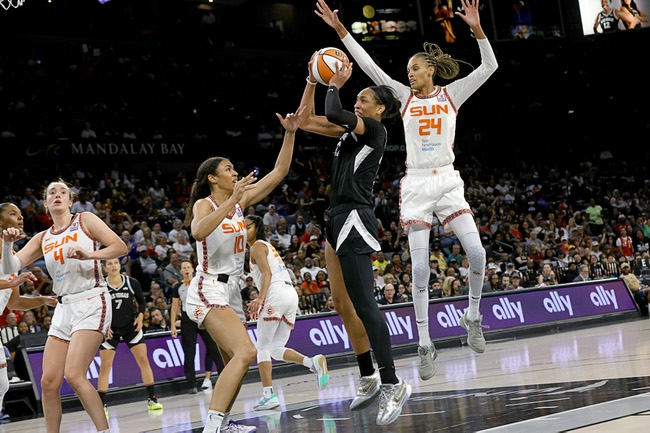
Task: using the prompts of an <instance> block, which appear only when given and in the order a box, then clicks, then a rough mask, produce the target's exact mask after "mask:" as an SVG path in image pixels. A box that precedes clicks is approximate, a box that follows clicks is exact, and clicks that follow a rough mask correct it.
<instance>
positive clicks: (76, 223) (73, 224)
mask: <svg viewBox="0 0 650 433" xmlns="http://www.w3.org/2000/svg"><path fill="white" fill-rule="evenodd" d="M75 230H79V221H75V222H73V223H72V225H71V226H70V231H71V232H73V231H75Z"/></svg>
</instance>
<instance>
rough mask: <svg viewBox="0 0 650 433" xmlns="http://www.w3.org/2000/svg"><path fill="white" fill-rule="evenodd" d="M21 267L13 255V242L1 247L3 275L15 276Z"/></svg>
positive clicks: (18, 260)
mask: <svg viewBox="0 0 650 433" xmlns="http://www.w3.org/2000/svg"><path fill="white" fill-rule="evenodd" d="M22 267H23V265H22V263H21V262H20V259H18V257H16V256H15V255H14V251H13V242H5V243H3V245H2V271H3V273H4V274H15V273H17V272H18V271H20V269H21V268H22Z"/></svg>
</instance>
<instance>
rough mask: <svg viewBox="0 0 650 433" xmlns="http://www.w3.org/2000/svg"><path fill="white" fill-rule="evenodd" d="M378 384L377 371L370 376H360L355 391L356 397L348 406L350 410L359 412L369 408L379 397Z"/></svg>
mask: <svg viewBox="0 0 650 433" xmlns="http://www.w3.org/2000/svg"><path fill="white" fill-rule="evenodd" d="M379 383H380V381H379V372H378V371H377V370H375V372H374V373H373V374H372V375H370V376H361V377H360V378H359V389H357V395H356V396H355V397H354V400H352V403H351V404H350V410H360V409H363V408H366V407H368V406H370V405H371V404H372V402H373V401H375V398H377V396H378V395H379Z"/></svg>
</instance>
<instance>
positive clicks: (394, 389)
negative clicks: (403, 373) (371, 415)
mask: <svg viewBox="0 0 650 433" xmlns="http://www.w3.org/2000/svg"><path fill="white" fill-rule="evenodd" d="M379 388H380V394H379V412H377V425H388V424H391V423H393V422H395V420H396V419H397V417H398V416H399V415H400V414H401V413H402V406H404V403H406V400H407V399H408V398H409V397H410V396H411V385H409V384H408V383H406V382H404V380H402V379H401V378H399V382H398V383H397V384H395V385H393V384H391V383H389V384H387V385H383V384H382V385H381V386H380V387H379Z"/></svg>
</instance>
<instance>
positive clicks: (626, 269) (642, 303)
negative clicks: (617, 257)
mask: <svg viewBox="0 0 650 433" xmlns="http://www.w3.org/2000/svg"><path fill="white" fill-rule="evenodd" d="M621 278H623V279H624V280H625V282H626V283H627V287H629V289H630V291H632V294H633V295H634V300H635V302H636V303H637V304H638V305H639V308H640V309H641V313H642V314H643V315H646V316H647V315H648V302H650V287H648V286H647V285H645V284H641V281H639V279H638V278H637V276H636V275H634V274H633V273H632V268H631V267H630V264H629V263H627V262H624V263H622V264H621Z"/></svg>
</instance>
